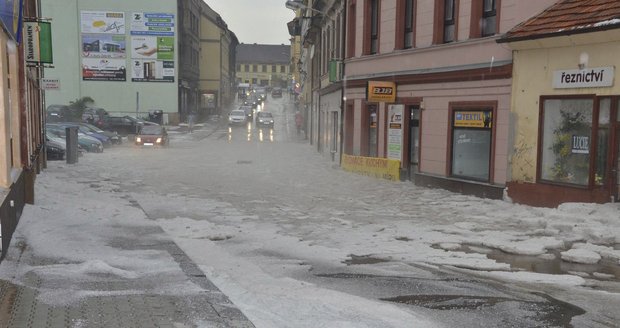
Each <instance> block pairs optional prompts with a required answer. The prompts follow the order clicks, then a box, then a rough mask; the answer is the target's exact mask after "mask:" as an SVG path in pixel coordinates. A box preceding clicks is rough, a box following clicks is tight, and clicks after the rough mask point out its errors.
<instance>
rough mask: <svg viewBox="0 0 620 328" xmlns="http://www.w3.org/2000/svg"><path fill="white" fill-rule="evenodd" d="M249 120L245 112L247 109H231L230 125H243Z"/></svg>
mask: <svg viewBox="0 0 620 328" xmlns="http://www.w3.org/2000/svg"><path fill="white" fill-rule="evenodd" d="M246 122H247V115H246V114H245V110H242V109H235V110H232V111H230V114H228V124H229V125H243V124H245V123H246Z"/></svg>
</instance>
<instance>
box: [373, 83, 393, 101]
mask: <svg viewBox="0 0 620 328" xmlns="http://www.w3.org/2000/svg"><path fill="white" fill-rule="evenodd" d="M366 101H368V102H386V103H393V102H395V101H396V83H394V82H386V81H368V85H367V87H366Z"/></svg>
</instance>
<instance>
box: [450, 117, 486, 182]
mask: <svg viewBox="0 0 620 328" xmlns="http://www.w3.org/2000/svg"><path fill="white" fill-rule="evenodd" d="M453 115H454V116H453V120H452V122H453V123H452V172H451V174H452V176H455V177H462V178H466V179H472V180H480V181H489V180H490V163H491V144H492V140H493V139H492V129H493V110H492V109H482V110H476V109H467V110H455V111H454V112H453Z"/></svg>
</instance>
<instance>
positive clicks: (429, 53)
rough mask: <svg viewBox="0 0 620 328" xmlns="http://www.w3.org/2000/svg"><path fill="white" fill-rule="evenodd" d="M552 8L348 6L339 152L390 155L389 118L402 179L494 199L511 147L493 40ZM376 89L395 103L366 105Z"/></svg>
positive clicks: (456, 2)
mask: <svg viewBox="0 0 620 328" xmlns="http://www.w3.org/2000/svg"><path fill="white" fill-rule="evenodd" d="M553 3H555V1H554V0H541V1H518V0H496V1H492V0H491V1H488V0H419V1H416V0H349V1H347V4H346V6H347V7H346V11H347V12H346V13H347V20H346V26H345V28H346V41H345V45H344V46H345V60H344V63H345V65H344V67H345V69H344V83H343V86H344V109H343V114H342V116H343V120H344V124H343V125H344V126H343V139H344V140H343V146H342V148H343V152H344V153H345V154H349V155H356V156H367V157H379V158H387V157H391V156H394V153H393V152H391V151H392V150H393V147H394V140H393V137H392V139H390V125H389V123H390V119H391V117H390V115H389V113H394V111H396V112H398V113H402V116H403V122H402V123H403V124H402V137H401V138H402V142H401V145H400V147H399V149H400V150H399V151H398V152H397V154H399V155H397V156H400V157H401V158H400V160H401V179H403V178H404V179H410V180H412V181H415V183H416V184H420V185H425V186H435V187H441V188H446V189H449V190H453V191H457V192H463V193H467V194H473V195H477V196H482V197H489V198H501V197H502V196H503V191H504V188H505V185H506V182H507V181H510V171H509V169H508V158H509V145H512V142H513V139H514V138H513V135H512V134H513V132H512V128H511V125H510V121H511V118H510V115H511V114H510V104H511V92H512V91H511V90H512V50H511V49H509V48H508V47H506V46H505V45H502V44H498V43H497V42H496V41H497V39H498V38H499V37H501V35H502V34H503V33H505V32H507V31H509V30H510V29H512V28H513V27H515V26H516V25H517V24H519V23H520V22H523V21H525V20H527V19H528V18H530V17H532V16H534V15H536V14H538V13H540V12H541V11H543V10H544V9H545V8H547V7H549V6H550V5H552V4H553ZM375 82H390V83H393V86H394V92H395V99H393V100H388V101H373V100H372V99H370V100H369V98H368V86H369V85H372V84H373V83H375ZM510 147H511V146H510Z"/></svg>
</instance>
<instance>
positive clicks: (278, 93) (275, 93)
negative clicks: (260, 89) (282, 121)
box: [271, 87, 282, 98]
mask: <svg viewBox="0 0 620 328" xmlns="http://www.w3.org/2000/svg"><path fill="white" fill-rule="evenodd" d="M271 98H282V88H277V87H276V88H273V89H272V90H271Z"/></svg>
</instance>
